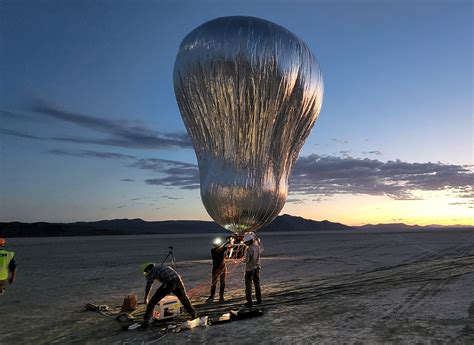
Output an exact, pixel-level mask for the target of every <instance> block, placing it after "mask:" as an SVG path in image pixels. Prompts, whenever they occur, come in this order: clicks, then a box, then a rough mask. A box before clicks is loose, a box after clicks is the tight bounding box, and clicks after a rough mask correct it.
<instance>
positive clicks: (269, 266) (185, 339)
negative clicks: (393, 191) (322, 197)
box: [0, 231, 474, 344]
mask: <svg viewBox="0 0 474 345" xmlns="http://www.w3.org/2000/svg"><path fill="white" fill-rule="evenodd" d="M224 235H225V234H224ZM261 236H262V239H263V243H264V245H265V251H264V253H263V254H264V255H263V260H262V265H263V268H262V272H261V280H262V285H263V286H262V287H263V299H264V303H263V309H264V315H263V316H261V317H258V318H253V319H247V320H241V321H236V322H231V323H227V324H222V325H214V326H211V327H198V328H196V329H193V330H185V331H182V332H180V333H169V334H166V335H165V336H164V337H162V338H160V336H161V335H160V332H159V330H160V328H158V327H156V328H152V329H150V330H148V331H134V332H127V331H122V330H121V327H120V324H119V323H118V322H117V321H116V320H114V318H113V317H107V316H103V315H100V314H99V313H95V312H85V311H84V310H83V309H84V305H85V304H86V303H94V304H107V305H109V306H111V307H115V306H117V305H120V304H121V303H122V300H123V298H124V296H125V295H127V294H128V293H129V292H131V291H134V292H136V293H137V294H138V297H139V301H141V300H142V299H143V289H144V286H145V280H144V278H143V276H142V275H141V274H140V272H139V266H140V264H142V263H143V262H146V261H158V262H161V260H163V259H164V257H165V255H166V252H167V250H168V249H167V247H168V246H170V245H172V246H173V247H174V254H175V256H176V259H177V262H178V271H179V272H180V274H181V275H182V277H183V280H184V282H185V285H186V287H187V289H188V292H189V293H190V295H191V296H192V301H193V303H195V305H196V306H197V309H198V312H199V313H200V314H201V315H205V314H207V313H214V314H216V313H221V312H222V313H224V312H226V311H227V310H229V309H235V308H236V307H237V306H239V305H241V304H243V303H244V302H245V301H244V290H243V285H244V282H243V267H242V266H239V267H237V268H236V269H235V270H233V273H232V274H231V275H230V276H229V278H228V283H227V294H226V298H227V300H228V302H227V303H226V304H223V305H212V306H210V307H209V306H204V305H203V301H204V299H205V298H206V297H207V294H208V283H209V280H210V271H211V262H210V260H209V259H210V253H209V251H210V247H211V242H212V239H213V238H214V237H215V235H206V234H200V235H194V236H193V235H174V236H173V235H150V236H148V235H144V236H111V237H74V238H18V239H11V240H10V241H9V244H10V246H9V248H10V250H14V251H15V252H16V256H17V262H18V266H19V268H18V277H17V281H16V283H15V284H14V285H12V286H10V287H9V288H8V289H7V291H6V293H5V295H3V296H0V343H1V344H23V343H29V344H41V343H48V344H49V343H58V344H72V343H78V344H86V343H87V344H123V343H126V344H146V343H151V344H157V343H170V344H182V343H210V344H222V343H236V344H256V343H265V344H266V343H281V344H288V343H294V344H299V343H301V344H308V343H317V344H342V343H346V344H417V343H421V344H474V231H431V232H430V231H414V232H407V231H404V232H377V231H371V232H360V231H359V232H346V231H338V232H318V233H301V232H287V233H273V234H269V233H262V234H261ZM140 308H141V309H142V308H143V307H142V306H140ZM138 314H139V313H138ZM158 338H160V339H159V340H157V339H158Z"/></svg>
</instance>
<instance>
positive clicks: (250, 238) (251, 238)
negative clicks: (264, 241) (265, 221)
mask: <svg viewBox="0 0 474 345" xmlns="http://www.w3.org/2000/svg"><path fill="white" fill-rule="evenodd" d="M253 239H254V236H253V234H245V235H244V242H248V241H252V240H253Z"/></svg>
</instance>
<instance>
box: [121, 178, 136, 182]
mask: <svg viewBox="0 0 474 345" xmlns="http://www.w3.org/2000/svg"><path fill="white" fill-rule="evenodd" d="M120 181H123V182H135V180H133V179H131V178H123V179H121V180H120Z"/></svg>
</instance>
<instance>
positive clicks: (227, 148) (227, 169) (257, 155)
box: [173, 17, 323, 233]
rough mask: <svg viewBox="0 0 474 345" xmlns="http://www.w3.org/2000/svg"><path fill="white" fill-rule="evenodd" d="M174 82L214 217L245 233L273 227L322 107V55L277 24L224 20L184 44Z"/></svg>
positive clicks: (206, 202) (206, 201) (203, 191)
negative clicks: (317, 57) (319, 61)
mask: <svg viewBox="0 0 474 345" xmlns="http://www.w3.org/2000/svg"><path fill="white" fill-rule="evenodd" d="M173 78H174V89H175V94H176V99H177V102H178V105H179V108H180V111H181V115H182V117H183V120H184V123H185V125H186V128H187V130H188V133H189V135H190V137H191V140H192V142H193V145H194V149H195V151H196V156H197V159H198V164H199V171H200V179H201V198H202V201H203V203H204V206H205V207H206V210H207V212H208V213H209V215H210V216H211V217H212V218H213V219H214V220H215V221H216V222H217V223H218V224H220V225H221V226H223V227H224V228H226V229H228V230H230V231H233V232H238V233H243V232H245V231H256V230H258V229H259V228H261V227H262V226H264V225H266V224H268V223H270V222H271V221H272V220H273V219H274V218H275V217H276V216H277V215H278V213H279V212H280V210H281V209H282V208H283V206H284V204H285V200H286V196H287V194H288V175H289V174H290V172H291V169H292V167H293V164H294V163H295V161H296V159H297V157H298V153H299V151H300V149H301V147H302V146H303V143H304V141H305V140H306V138H307V136H308V135H309V133H310V131H311V128H312V127H313V125H314V122H315V121H316V119H317V117H318V114H319V111H320V109H321V105H322V100H323V78H322V75H321V71H320V69H319V65H318V63H317V61H316V59H315V57H314V55H313V53H312V52H311V51H310V50H309V48H308V47H307V46H306V44H305V43H304V42H303V41H301V40H300V39H299V38H297V37H296V36H295V35H294V34H292V33H291V32H289V31H288V30H286V29H285V28H283V27H281V26H279V25H276V24H274V23H271V22H269V21H266V20H262V19H258V18H254V17H223V18H217V19H214V20H212V21H209V22H207V23H205V24H203V25H201V26H199V27H197V28H196V29H194V30H193V31H192V32H191V33H189V34H188V35H187V36H186V37H185V38H184V40H183V42H182V43H181V46H180V48H179V52H178V55H177V57H176V63H175V66H174V76H173Z"/></svg>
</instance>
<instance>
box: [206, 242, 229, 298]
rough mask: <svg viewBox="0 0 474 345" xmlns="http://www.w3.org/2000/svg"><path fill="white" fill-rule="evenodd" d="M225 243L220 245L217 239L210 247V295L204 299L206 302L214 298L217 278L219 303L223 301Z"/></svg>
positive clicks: (225, 272)
mask: <svg viewBox="0 0 474 345" xmlns="http://www.w3.org/2000/svg"><path fill="white" fill-rule="evenodd" d="M227 243H228V242H225V243H224V244H222V245H220V242H219V241H214V243H213V248H212V249H211V256H212V282H211V295H210V296H209V298H208V299H207V300H206V303H210V302H212V301H213V300H214V295H215V294H216V287H217V281H218V280H219V282H220V286H219V303H224V302H225V299H224V290H225V278H226V275H227V270H226V266H225V262H224V258H225V250H226V248H227Z"/></svg>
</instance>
